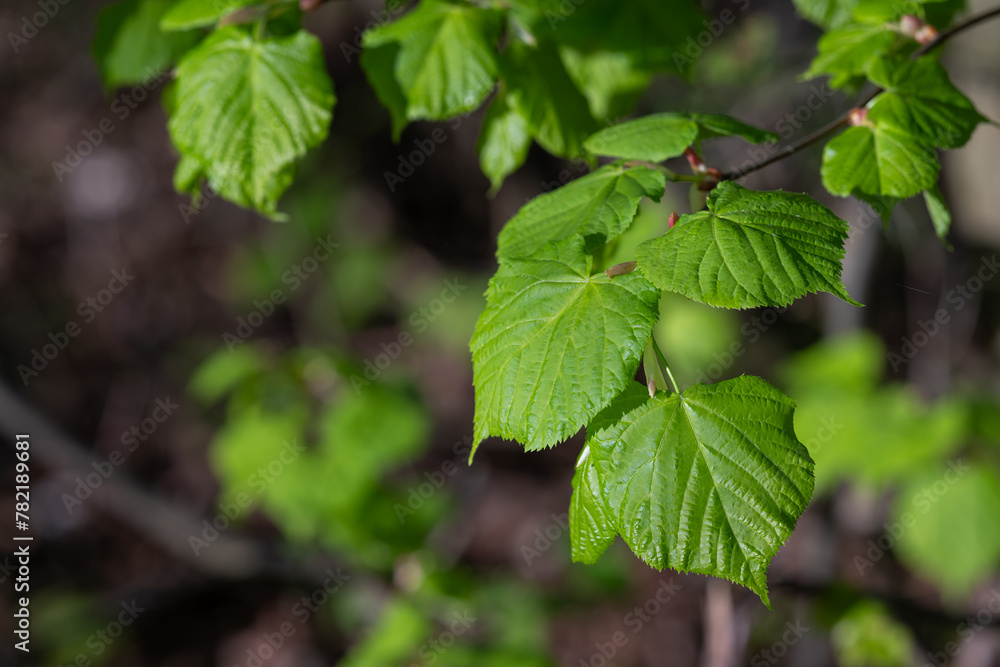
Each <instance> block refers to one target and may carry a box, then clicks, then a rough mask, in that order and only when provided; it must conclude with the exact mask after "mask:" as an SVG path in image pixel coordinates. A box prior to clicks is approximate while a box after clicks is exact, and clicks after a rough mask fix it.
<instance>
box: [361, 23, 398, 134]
mask: <svg viewBox="0 0 1000 667" xmlns="http://www.w3.org/2000/svg"><path fill="white" fill-rule="evenodd" d="M399 51H400V46H399V44H397V43H395V42H389V43H387V44H383V45H381V46H369V47H366V48H365V50H364V51H362V52H361V58H360V62H361V69H363V70H364V71H365V76H366V77H368V83H369V85H371V87H372V90H373V91H375V97H377V98H378V101H379V102H381V103H382V106H384V107H385V108H386V110H388V112H389V118H390V120H391V121H392V140H393V141H396V142H398V141H399V138H400V137H401V136H402V134H403V130H404V129H406V125H407V123H409V122H410V121H409V119H408V118H407V116H406V94H405V93H404V92H403V89H402V87H400V85H399V82H398V81H396V73H395V67H396V59H397V58H398V57H399Z"/></svg>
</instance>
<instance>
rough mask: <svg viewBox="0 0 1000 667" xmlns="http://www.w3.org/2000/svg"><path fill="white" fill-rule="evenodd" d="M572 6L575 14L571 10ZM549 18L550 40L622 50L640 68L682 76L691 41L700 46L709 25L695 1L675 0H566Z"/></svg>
mask: <svg viewBox="0 0 1000 667" xmlns="http://www.w3.org/2000/svg"><path fill="white" fill-rule="evenodd" d="M567 6H570V7H572V11H571V12H568V13H567V12H566V10H565V9H564V8H565V7H567ZM546 18H548V19H549V21H548V28H549V30H550V34H551V38H552V39H555V40H558V41H559V42H560V43H561V44H565V45H568V46H572V47H574V48H577V49H579V50H581V51H583V52H595V51H609V52H613V53H622V54H626V55H628V57H629V59H630V60H631V61H632V63H633V64H634V66H635V67H636V68H637V69H643V70H647V71H651V72H659V71H673V72H679V73H681V74H686V73H688V72H689V71H690V65H691V62H692V58H691V57H690V54H691V53H692V51H691V49H690V46H689V45H690V44H692V43H694V44H695V46H696V47H697V46H698V45H697V43H696V42H695V40H696V39H697V38H698V36H699V34H700V33H702V32H705V28H706V26H705V23H704V21H705V17H704V15H703V14H702V13H701V11H700V9H699V6H698V3H697V2H693V1H692V0H676V1H675V2H671V3H670V5H669V7H665V6H664V4H663V2H662V0H629V2H621V1H620V0H587V1H586V2H576V3H573V5H566V4H565V3H562V4H560V5H558V7H557V8H556V10H555V12H551V13H549V14H547V16H546ZM698 48H699V49H700V48H701V47H698ZM697 53H698V54H700V51H698V52H697ZM694 57H697V54H696V55H695V56H694Z"/></svg>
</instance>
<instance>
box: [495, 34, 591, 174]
mask: <svg viewBox="0 0 1000 667" xmlns="http://www.w3.org/2000/svg"><path fill="white" fill-rule="evenodd" d="M502 69H503V74H504V81H505V83H506V86H507V92H508V98H507V99H508V103H509V104H510V105H511V106H512V107H513V108H514V109H515V110H517V112H518V113H519V114H521V115H522V116H524V118H525V119H526V120H527V121H528V127H529V128H531V134H532V136H533V137H534V138H535V140H536V141H537V142H538V143H539V144H540V145H541V146H542V148H544V149H545V150H547V151H548V152H550V153H552V154H553V155H558V156H560V157H577V156H580V155H582V154H583V141H584V140H585V139H586V138H587V137H588V136H590V135H591V134H592V133H593V132H594V131H595V130H596V129H597V121H596V120H594V118H593V116H591V115H590V108H589V105H588V104H587V98H585V97H584V96H583V93H581V92H580V91H579V89H577V87H576V85H575V84H574V83H573V79H571V78H570V76H569V73H568V72H567V71H566V67H565V66H564V65H563V62H562V59H560V57H559V52H558V51H557V50H556V47H555V46H554V45H552V44H550V43H548V42H541V43H539V45H538V46H537V47H532V46H529V45H527V44H525V43H523V42H514V43H513V44H511V45H510V46H509V47H507V50H506V51H504V53H503V62H502Z"/></svg>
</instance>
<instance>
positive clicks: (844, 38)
mask: <svg viewBox="0 0 1000 667" xmlns="http://www.w3.org/2000/svg"><path fill="white" fill-rule="evenodd" d="M896 37H897V35H896V33H894V32H892V31H891V30H888V29H886V28H885V26H882V25H868V24H851V25H846V26H844V27H842V28H837V29H835V30H831V31H830V32H828V33H826V34H825V35H823V37H822V38H821V39H820V40H819V54H817V56H816V58H815V59H814V60H813V61H812V64H811V65H810V66H809V69H808V71H806V73H805V74H803V75H802V77H803V78H806V79H811V78H813V77H817V76H821V75H823V74H827V75H829V76H830V85H831V86H832V87H834V88H846V89H852V88H856V87H857V85H858V84H859V83H860V82H861V80H862V79H863V77H864V75H865V72H866V71H867V69H868V64H869V63H870V62H871V61H872V60H873V59H876V58H879V57H881V56H883V55H885V54H886V53H888V52H889V51H890V50H891V49H892V47H893V46H894V45H895V43H896Z"/></svg>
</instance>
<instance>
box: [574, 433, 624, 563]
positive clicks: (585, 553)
mask: <svg viewBox="0 0 1000 667" xmlns="http://www.w3.org/2000/svg"><path fill="white" fill-rule="evenodd" d="M583 456H584V458H583V460H581V461H580V462H579V463H577V464H576V473H575V474H574V475H573V495H572V497H571V498H570V504H569V535H570V551H571V554H572V557H573V561H574V562H576V563H586V564H587V565H593V564H594V563H596V562H597V559H598V558H600V557H601V555H602V554H603V553H604V552H605V551H607V550H608V547H609V546H611V543H612V542H614V539H615V535H617V534H618V528H617V526H618V524H617V522H616V521H615V519H614V516H613V515H612V510H611V508H610V507H608V504H607V502H606V501H605V499H604V492H603V491H602V490H601V481H600V477H599V476H598V474H597V469H596V468H594V461H593V459H592V458H591V457H590V450H589V449H585V450H584V455H583Z"/></svg>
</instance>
